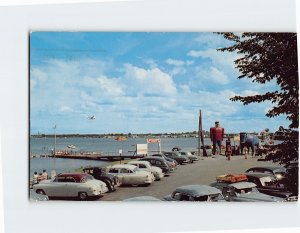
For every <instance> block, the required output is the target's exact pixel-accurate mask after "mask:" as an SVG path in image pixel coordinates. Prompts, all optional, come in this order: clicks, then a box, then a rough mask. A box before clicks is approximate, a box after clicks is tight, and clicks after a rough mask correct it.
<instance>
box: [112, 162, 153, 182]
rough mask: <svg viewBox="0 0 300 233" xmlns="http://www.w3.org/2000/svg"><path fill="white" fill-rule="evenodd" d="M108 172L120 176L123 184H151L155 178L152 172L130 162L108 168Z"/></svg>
mask: <svg viewBox="0 0 300 233" xmlns="http://www.w3.org/2000/svg"><path fill="white" fill-rule="evenodd" d="M108 174H112V175H116V176H118V178H119V180H120V182H121V184H122V185H150V184H151V183H152V182H153V181H154V179H155V178H154V176H153V174H152V173H151V172H148V171H141V170H138V168H137V166H134V165H130V164H116V165H113V166H111V167H109V168H108Z"/></svg>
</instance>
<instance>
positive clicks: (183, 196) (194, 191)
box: [163, 185, 224, 201]
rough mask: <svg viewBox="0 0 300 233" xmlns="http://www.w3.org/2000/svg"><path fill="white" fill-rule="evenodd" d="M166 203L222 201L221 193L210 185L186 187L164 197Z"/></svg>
mask: <svg viewBox="0 0 300 233" xmlns="http://www.w3.org/2000/svg"><path fill="white" fill-rule="evenodd" d="M163 200H164V201H222V200H224V198H223V196H222V194H221V191H220V190H219V189H216V188H214V187H210V186H208V185H186V186H181V187H178V188H176V189H175V191H174V192H173V193H172V194H170V195H167V196H165V197H163Z"/></svg>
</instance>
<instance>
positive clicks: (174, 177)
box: [99, 156, 275, 201]
mask: <svg viewBox="0 0 300 233" xmlns="http://www.w3.org/2000/svg"><path fill="white" fill-rule="evenodd" d="M258 165H260V166H263V165H270V166H271V165H275V164H273V163H272V162H265V161H257V158H251V156H250V157H249V156H248V159H245V158H244V156H232V157H231V160H230V161H228V160H226V159H225V157H224V156H218V157H216V158H212V157H209V158H201V160H199V161H197V162H195V163H193V164H187V165H180V166H178V169H176V170H175V171H174V172H172V173H171V174H170V176H168V177H164V178H163V179H162V180H161V181H155V182H154V183H152V184H151V185H150V186H147V187H119V188H117V191H115V192H113V193H106V194H104V196H103V197H102V198H100V199H99V201H122V200H124V199H126V198H131V197H136V196H153V197H157V198H159V199H161V198H162V197H164V196H165V195H168V194H171V193H172V192H173V191H174V189H175V188H177V187H179V186H182V185H189V184H206V185H209V184H210V183H212V182H214V181H215V177H216V176H218V175H222V174H229V173H234V174H240V173H243V172H245V171H246V170H247V169H249V168H250V167H253V166H258Z"/></svg>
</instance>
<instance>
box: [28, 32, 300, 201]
mask: <svg viewBox="0 0 300 233" xmlns="http://www.w3.org/2000/svg"><path fill="white" fill-rule="evenodd" d="M29 37H30V38H29V39H30V48H29V53H30V77H29V78H30V80H29V82H30V85H29V86H30V90H29V96H30V105H29V112H30V124H29V135H28V137H29V144H30V145H29V148H30V149H29V155H28V160H29V168H30V169H29V175H28V179H29V191H30V200H33V201H43V200H45V201H48V200H50V201H56V200H65V201H68V200H72V201H77V200H92V201H190V202H207V201H213V202H236V201H240V202H241V201H242V202H289V201H297V199H298V147H299V145H298V144H299V143H298V127H299V122H298V117H299V99H298V90H299V83H298V61H297V34H296V33H276V32H274V33H251V32H247V33H245V32H237V33H234V32H228V33H224V32H223V33H212V32H67V31H66V32H55V31H51V32H45V31H33V32H31V33H30V36H29Z"/></svg>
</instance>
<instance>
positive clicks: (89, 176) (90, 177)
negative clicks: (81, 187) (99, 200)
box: [80, 175, 94, 183]
mask: <svg viewBox="0 0 300 233" xmlns="http://www.w3.org/2000/svg"><path fill="white" fill-rule="evenodd" d="M89 180H94V177H93V176H91V175H87V176H85V177H83V178H81V180H80V183H85V182H87V181H89Z"/></svg>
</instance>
